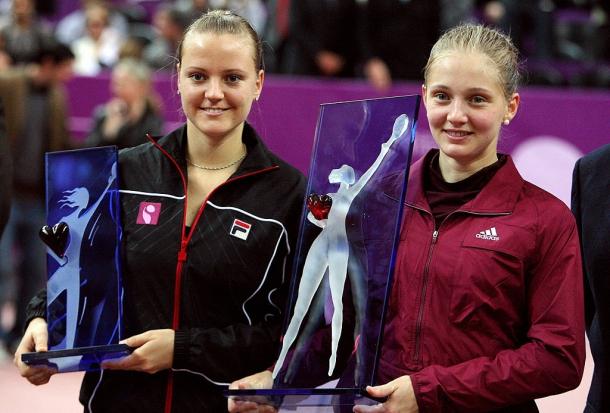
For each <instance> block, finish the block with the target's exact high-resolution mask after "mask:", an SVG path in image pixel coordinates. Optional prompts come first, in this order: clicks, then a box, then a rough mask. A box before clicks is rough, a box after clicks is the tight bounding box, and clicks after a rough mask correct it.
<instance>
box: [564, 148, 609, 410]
mask: <svg viewBox="0 0 610 413" xmlns="http://www.w3.org/2000/svg"><path fill="white" fill-rule="evenodd" d="M608 165H610V145H605V146H603V147H601V148H599V149H597V150H595V151H593V152H591V153H590V154H588V155H586V156H584V157H583V158H581V159H579V160H578V161H577V162H576V165H575V167H574V175H573V179H572V212H573V213H574V215H575V216H576V221H577V225H578V231H579V233H580V245H581V249H582V258H583V270H584V284H585V319H586V329H587V336H588V338H589V343H590V345H591V353H592V354H593V361H594V363H595V368H594V370H593V381H592V382H591V388H590V389H589V396H588V398H587V404H586V407H585V410H584V411H585V413H598V412H599V413H601V412H610V392H608V389H610V305H609V304H608V294H610V272H609V270H608V269H609V268H610V235H609V234H610V233H609V229H610V191H609V190H608V189H609V188H610V169H609V168H608ZM604 389H605V390H606V391H605V392H604Z"/></svg>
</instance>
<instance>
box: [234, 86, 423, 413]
mask: <svg viewBox="0 0 610 413" xmlns="http://www.w3.org/2000/svg"><path fill="white" fill-rule="evenodd" d="M419 100H420V98H419V96H398V97H390V98H381V99H370V100H361V101H352V102H341V103H331V104H323V105H321V109H320V116H319V120H318V125H317V129H316V136H315V140H314V148H313V156H312V160H311V165H310V169H309V179H308V185H307V194H308V196H307V200H306V203H307V205H306V210H305V213H304V214H303V218H302V222H301V226H300V232H299V238H298V243H297V246H296V252H295V259H294V266H293V277H292V281H291V282H292V284H291V289H290V295H289V303H288V308H289V310H290V311H289V312H288V313H287V319H286V324H285V329H284V335H283V338H282V348H281V351H280V354H279V356H278V358H277V361H276V363H275V365H274V366H273V378H274V384H273V388H272V389H236V390H228V391H227V392H226V394H227V395H228V396H229V397H234V398H236V399H241V400H251V401H257V402H259V403H265V404H271V405H273V406H275V407H278V408H279V407H290V408H294V407H295V406H299V407H300V406H338V405H345V406H353V405H354V404H371V403H373V402H375V403H377V402H378V401H377V400H373V398H372V397H370V396H369V395H367V393H366V391H365V388H366V386H368V385H375V384H377V383H376V382H375V377H376V369H377V360H378V358H379V351H380V349H381V341H382V339H383V334H382V333H383V325H384V323H383V321H384V315H385V311H386V306H387V302H388V300H389V294H390V289H391V286H392V276H393V270H394V262H395V255H396V248H397V245H398V239H399V232H400V227H401V222H402V212H403V203H404V198H405V194H406V185H407V177H408V171H409V166H410V163H411V153H412V148H413V142H414V138H415V129H416V120H417V115H418V110H419ZM350 411H351V410H350Z"/></svg>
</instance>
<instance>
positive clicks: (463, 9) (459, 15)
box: [439, 0, 475, 30]
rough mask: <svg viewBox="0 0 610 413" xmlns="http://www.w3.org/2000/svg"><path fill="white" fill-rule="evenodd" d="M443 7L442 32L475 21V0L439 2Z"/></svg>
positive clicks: (445, 0)
mask: <svg viewBox="0 0 610 413" xmlns="http://www.w3.org/2000/svg"><path fill="white" fill-rule="evenodd" d="M439 2H440V6H441V16H440V17H441V30H448V29H450V28H452V27H454V26H458V25H459V24H461V23H466V22H469V21H474V5H475V0H439Z"/></svg>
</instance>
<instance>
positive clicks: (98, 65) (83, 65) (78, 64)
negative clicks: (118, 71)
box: [71, 3, 123, 76]
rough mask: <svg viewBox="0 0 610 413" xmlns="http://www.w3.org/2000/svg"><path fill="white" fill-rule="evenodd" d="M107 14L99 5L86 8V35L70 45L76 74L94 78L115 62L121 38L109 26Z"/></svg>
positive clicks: (102, 6)
mask: <svg viewBox="0 0 610 413" xmlns="http://www.w3.org/2000/svg"><path fill="white" fill-rule="evenodd" d="M109 13H110V11H109V10H108V8H107V7H106V6H104V5H103V4H101V3H97V4H90V5H88V6H87V8H86V10H85V18H86V34H85V36H83V37H81V38H79V39H77V40H76V41H74V42H73V43H72V44H71V46H72V51H73V52H74V56H75V58H76V60H75V64H74V71H75V72H76V73H77V74H79V75H84V76H95V75H97V74H98V73H99V72H100V71H101V70H102V69H106V68H111V67H112V66H114V64H115V63H116V62H117V60H118V57H119V50H120V48H121V44H122V42H123V38H122V35H121V34H120V33H119V32H118V31H117V30H116V29H114V28H113V27H111V26H110V25H109V16H110V14H109Z"/></svg>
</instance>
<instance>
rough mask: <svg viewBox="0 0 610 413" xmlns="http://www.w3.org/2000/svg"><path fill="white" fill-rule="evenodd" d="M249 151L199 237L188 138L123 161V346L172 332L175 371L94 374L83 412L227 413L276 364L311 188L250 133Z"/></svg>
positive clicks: (86, 383) (201, 223)
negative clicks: (236, 384)
mask: <svg viewBox="0 0 610 413" xmlns="http://www.w3.org/2000/svg"><path fill="white" fill-rule="evenodd" d="M243 141H244V143H245V144H246V146H247V149H248V155H247V156H246V158H245V159H244V161H243V162H242V164H241V165H240V167H239V169H238V170H237V172H236V173H235V174H234V175H233V176H232V177H231V178H230V179H229V180H227V181H226V182H225V183H224V184H222V185H221V186H219V187H218V188H217V189H216V190H214V191H213V192H212V193H211V194H210V196H209V197H208V199H207V202H204V205H203V206H202V208H201V209H200V212H199V216H198V217H197V218H195V221H194V222H193V225H192V227H191V228H190V229H188V228H185V227H184V210H185V208H184V206H185V202H188V200H187V199H186V197H185V193H186V192H185V189H186V183H185V181H184V179H185V177H186V163H185V145H186V127H185V126H183V127H182V128H180V129H178V130H176V131H174V132H172V133H170V134H169V135H167V136H165V137H163V138H161V139H160V140H159V141H158V142H157V143H155V144H153V143H146V144H143V145H139V146H137V147H134V148H130V149H125V150H123V151H121V152H120V155H119V163H120V171H119V172H120V175H119V178H120V180H121V185H120V187H121V209H122V211H121V214H122V215H121V218H122V226H123V285H124V299H123V306H124V326H125V332H124V337H129V336H132V335H134V334H139V333H142V332H144V331H147V330H151V329H163V328H173V329H174V330H175V331H176V336H175V347H174V364H173V369H172V370H173V371H171V372H170V371H162V372H159V373H157V374H152V375H150V374H145V373H138V372H127V371H110V370H107V371H105V372H103V374H102V376H101V379H100V373H99V372H89V373H87V374H86V375H85V378H84V380H83V385H82V387H81V394H80V401H81V403H83V404H84V405H85V411H89V410H88V409H87V407H88V406H91V411H92V412H93V413H99V412H163V411H164V405H165V400H166V398H168V397H171V399H172V402H171V403H172V412H174V413H179V412H222V411H226V399H225V398H224V397H223V396H222V385H226V384H229V383H230V382H231V381H233V380H236V379H239V378H241V377H244V376H246V375H250V374H253V373H256V372H258V371H261V370H263V369H265V368H267V367H268V366H270V365H271V364H272V363H273V361H274V358H275V357H276V356H277V350H278V347H279V344H280V334H281V328H282V322H283V314H282V313H283V310H284V306H285V302H286V298H287V297H286V296H287V292H288V289H289V284H290V283H289V278H290V270H291V258H292V254H291V253H292V252H293V250H294V248H295V244H296V236H297V230H298V225H299V222H300V217H301V212H302V208H303V200H304V194H305V185H306V182H305V179H304V177H303V175H302V174H301V173H300V172H298V171H297V170H296V169H295V168H293V167H291V166H289V165H288V164H286V163H285V162H283V161H282V160H281V159H279V158H278V157H277V156H275V155H274V154H272V153H271V152H270V151H269V150H268V149H267V148H266V147H265V146H264V144H263V143H262V142H261V141H260V139H259V138H258V136H257V135H256V132H255V131H254V129H253V128H251V127H250V126H249V125H247V124H246V126H245V128H244V133H243ZM147 205H153V206H154V213H149V214H148V215H146V214H144V212H143V211H145V208H146V206H147ZM149 210H152V209H149ZM145 215H146V216H145ZM147 222H148V223H147ZM174 294H176V297H177V298H178V300H174V297H175V295H174ZM31 315H33V314H31ZM168 383H169V384H168ZM168 388H171V390H170V391H168ZM168 395H169V396H168Z"/></svg>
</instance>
